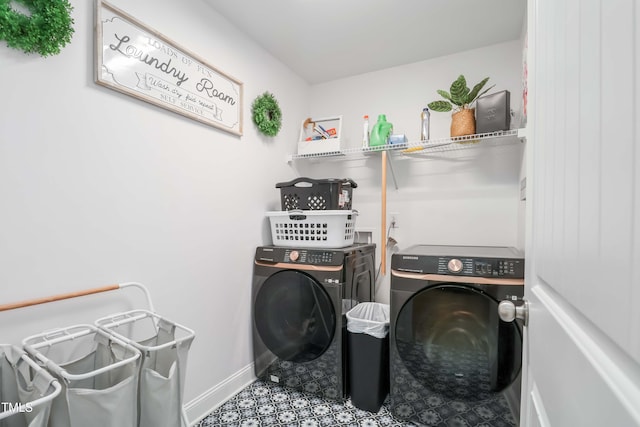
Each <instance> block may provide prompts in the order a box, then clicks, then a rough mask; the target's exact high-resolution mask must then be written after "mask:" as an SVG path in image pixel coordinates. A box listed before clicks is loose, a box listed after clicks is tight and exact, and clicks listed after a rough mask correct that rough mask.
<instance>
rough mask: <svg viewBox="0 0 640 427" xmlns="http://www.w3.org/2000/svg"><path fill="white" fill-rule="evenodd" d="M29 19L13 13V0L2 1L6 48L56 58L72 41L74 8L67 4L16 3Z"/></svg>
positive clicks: (56, 0)
mask: <svg viewBox="0 0 640 427" xmlns="http://www.w3.org/2000/svg"><path fill="white" fill-rule="evenodd" d="M13 1H14V2H15V3H20V4H22V5H24V6H25V7H26V8H28V9H29V12H30V13H31V15H30V16H28V15H25V14H23V13H20V12H18V11H17V10H14V9H13V8H12V7H11V2H12V0H0V40H6V42H7V46H9V47H11V48H13V49H21V50H23V51H25V52H26V53H39V54H40V55H42V56H48V55H57V54H59V53H60V48H61V47H63V46H65V45H66V44H67V43H69V42H70V41H71V35H72V34H73V31H74V30H73V26H72V25H73V18H71V11H72V10H73V7H72V6H71V4H69V1H68V0H13Z"/></svg>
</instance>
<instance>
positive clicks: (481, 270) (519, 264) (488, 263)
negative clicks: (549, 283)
mask: <svg viewBox="0 0 640 427" xmlns="http://www.w3.org/2000/svg"><path fill="white" fill-rule="evenodd" d="M434 273H437V274H456V275H460V276H473V277H505V278H507V277H508V278H522V277H524V261H523V260H520V259H499V258H498V259H495V258H455V257H439V258H438V264H437V271H435V272H434Z"/></svg>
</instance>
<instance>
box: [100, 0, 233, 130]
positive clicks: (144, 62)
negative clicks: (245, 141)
mask: <svg viewBox="0 0 640 427" xmlns="http://www.w3.org/2000/svg"><path fill="white" fill-rule="evenodd" d="M95 12H96V21H95V22H96V45H95V81H96V83H97V84H99V85H102V86H105V87H108V88H111V89H114V90H116V91H118V92H122V93H124V94H127V95H130V96H133V97H135V98H138V99H141V100H143V101H146V102H149V103H150V104H154V105H157V106H159V107H162V108H165V109H167V110H170V111H173V112H175V113H178V114H181V115H183V116H186V117H189V118H191V119H193V120H197V121H199V122H202V123H205V124H207V125H210V126H214V127H216V128H219V129H222V130H224V131H227V132H229V133H232V134H235V135H238V136H241V135H242V103H243V100H242V90H243V85H242V83H241V82H240V81H238V80H236V79H235V78H233V77H231V76H229V75H228V74H225V73H223V72H222V71H220V70H218V69H216V68H215V67H213V66H212V65H209V64H208V63H207V62H206V61H204V60H203V59H201V58H199V57H198V56H196V55H195V54H193V53H191V52H189V51H188V50H186V49H184V48H183V47H180V46H179V45H177V44H176V43H174V42H173V41H171V40H169V39H168V38H167V37H165V36H164V35H162V34H160V33H159V32H157V31H155V30H153V29H151V28H149V27H147V26H146V25H144V24H143V23H141V22H140V21H138V20H137V19H135V18H134V17H132V16H130V15H128V14H127V13H125V12H123V11H122V10H120V9H118V8H116V7H115V6H113V5H111V4H109V3H107V2H105V1H103V0H96V9H95Z"/></svg>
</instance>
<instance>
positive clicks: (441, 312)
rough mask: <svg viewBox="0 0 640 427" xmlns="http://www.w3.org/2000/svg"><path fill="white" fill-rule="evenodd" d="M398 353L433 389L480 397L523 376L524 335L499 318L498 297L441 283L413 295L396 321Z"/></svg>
mask: <svg viewBox="0 0 640 427" xmlns="http://www.w3.org/2000/svg"><path fill="white" fill-rule="evenodd" d="M395 343H396V346H397V349H398V354H399V356H400V358H401V360H402V362H403V363H404V365H405V367H406V368H407V370H408V371H409V373H410V374H411V375H412V376H413V377H414V378H415V379H416V380H417V381H419V382H420V383H421V384H422V386H423V387H425V388H427V389H428V390H431V391H434V392H437V393H440V394H442V395H445V396H447V397H450V398H455V399H460V400H481V399H486V398H489V397H491V395H492V394H493V393H496V392H500V391H502V390H503V389H504V388H505V387H507V386H509V385H510V384H511V383H512V382H513V381H514V380H515V379H516V378H517V376H518V374H519V372H520V366H521V363H522V334H521V332H520V328H519V327H518V325H517V324H516V323H515V322H510V323H507V322H503V321H502V320H500V318H499V317H498V301H496V300H495V299H493V298H492V297H490V296H488V295H487V294H485V293H483V292H482V291H481V290H479V289H477V288H473V287H467V286H464V285H459V284H441V285H437V286H433V287H430V288H427V289H424V290H422V291H420V292H418V293H417V294H416V295H414V296H413V297H412V298H411V299H409V300H408V301H407V302H406V303H405V305H404V306H403V307H402V308H401V309H400V312H399V313H398V317H397V321H396V326H395Z"/></svg>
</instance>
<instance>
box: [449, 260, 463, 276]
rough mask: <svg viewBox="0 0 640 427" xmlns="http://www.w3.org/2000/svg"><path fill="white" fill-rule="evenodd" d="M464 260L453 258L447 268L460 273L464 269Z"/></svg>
mask: <svg viewBox="0 0 640 427" xmlns="http://www.w3.org/2000/svg"><path fill="white" fill-rule="evenodd" d="M462 267H463V265H462V261H460V260H459V259H457V258H451V259H450V260H449V262H448V263H447V268H448V269H449V271H450V272H452V273H460V272H461V271H462Z"/></svg>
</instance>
